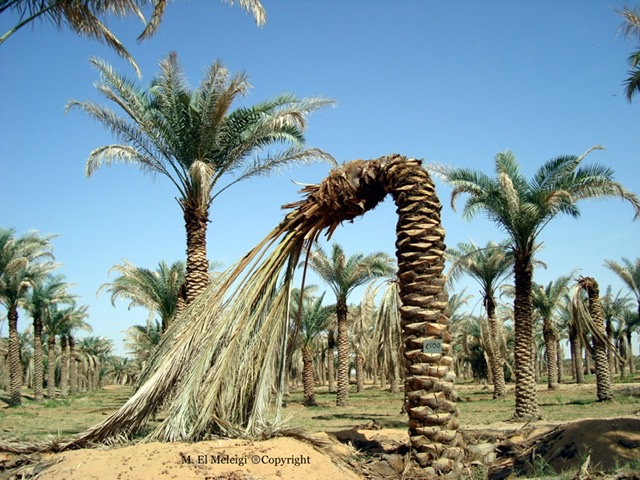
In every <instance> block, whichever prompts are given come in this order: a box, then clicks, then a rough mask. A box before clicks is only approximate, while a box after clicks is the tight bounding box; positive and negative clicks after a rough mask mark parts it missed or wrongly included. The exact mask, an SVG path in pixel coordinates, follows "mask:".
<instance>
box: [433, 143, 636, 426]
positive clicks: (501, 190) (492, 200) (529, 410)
mask: <svg viewBox="0 0 640 480" xmlns="http://www.w3.org/2000/svg"><path fill="white" fill-rule="evenodd" d="M600 148H601V147H594V148H592V149H590V150H589V151H587V152H586V153H585V154H583V155H581V156H575V155H566V156H560V157H557V158H554V159H551V160H549V161H547V162H545V163H544V164H543V165H542V166H541V167H540V168H539V169H538V170H537V171H536V172H535V174H534V175H533V177H532V178H531V180H527V179H526V178H525V177H524V176H523V175H522V172H521V169H520V165H519V163H518V162H517V160H516V158H515V156H514V155H513V154H512V153H511V152H509V151H506V152H503V153H499V154H498V155H496V158H495V171H496V176H495V178H493V177H490V176H489V175H487V174H485V173H482V172H478V171H474V170H470V169H467V168H453V167H444V166H440V165H432V166H431V168H432V170H433V171H434V172H435V173H437V174H439V175H440V176H441V177H442V178H444V180H445V181H446V182H447V183H449V184H450V185H451V186H452V187H453V191H452V194H451V205H452V206H453V207H455V201H456V200H457V198H458V197H459V196H460V195H463V194H467V195H468V198H467V200H466V202H465V205H464V209H463V216H464V217H465V218H472V217H474V216H475V215H477V214H478V213H481V212H482V213H485V214H486V215H487V216H488V217H489V219H490V220H492V221H493V222H494V223H495V224H496V225H498V226H499V227H500V228H502V229H503V230H505V231H506V232H507V234H508V235H509V237H510V239H511V248H512V249H513V252H514V262H515V263H514V273H515V301H514V316H515V329H516V345H515V351H514V354H515V361H516V411H515V415H514V416H515V417H516V418H527V417H539V416H540V412H539V409H538V403H537V394H536V383H535V370H534V365H533V356H532V355H531V352H532V349H533V325H532V323H533V317H532V297H531V294H532V293H531V292H532V287H533V285H532V281H533V280H532V279H533V264H532V260H533V254H534V251H535V244H536V239H537V238H538V236H539V235H540V233H541V232H542V230H543V229H544V227H545V226H546V225H547V224H548V223H549V222H550V221H551V220H553V219H554V218H555V217H556V216H558V215H560V214H567V215H570V216H572V217H574V218H575V217H578V216H579V215H580V210H579V209H578V206H577V202H579V201H581V200H586V199H596V198H608V197H617V198H621V199H623V200H626V201H628V202H629V203H630V204H631V205H632V207H633V208H634V210H635V217H634V218H638V216H640V201H639V200H638V197H637V196H636V195H635V194H633V193H631V192H629V191H627V190H626V189H625V188H624V187H623V186H622V185H621V184H619V183H618V182H616V181H614V180H613V170H611V169H610V168H608V167H605V166H602V165H590V166H582V165H581V163H582V161H583V160H584V159H585V157H586V156H587V155H588V154H589V153H590V152H591V151H593V150H595V149H600Z"/></svg>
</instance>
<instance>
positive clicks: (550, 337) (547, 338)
mask: <svg viewBox="0 0 640 480" xmlns="http://www.w3.org/2000/svg"><path fill="white" fill-rule="evenodd" d="M570 280H571V276H570V275H566V276H562V277H559V278H558V279H556V280H554V281H551V282H549V283H548V284H547V286H546V287H544V286H542V285H538V284H536V283H534V285H533V290H532V294H533V297H532V298H533V309H534V311H535V312H537V313H538V315H540V318H542V336H543V338H544V344H545V351H546V359H547V386H548V388H549V389H550V390H554V389H556V388H558V369H559V366H558V355H557V345H558V341H559V333H558V329H557V327H556V325H555V323H556V322H555V316H556V314H557V311H558V309H559V308H560V307H561V303H562V302H563V301H564V299H565V295H566V293H567V291H568V285H569V281H570Z"/></svg>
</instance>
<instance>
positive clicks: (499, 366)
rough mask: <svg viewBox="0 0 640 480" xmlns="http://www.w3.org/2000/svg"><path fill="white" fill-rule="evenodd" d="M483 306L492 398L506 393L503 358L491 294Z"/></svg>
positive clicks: (494, 305)
mask: <svg viewBox="0 0 640 480" xmlns="http://www.w3.org/2000/svg"><path fill="white" fill-rule="evenodd" d="M485 308H486V310H487V318H488V319H489V333H490V337H491V338H490V342H489V343H490V348H491V352H490V355H491V359H492V361H491V368H492V371H491V373H492V376H493V398H499V397H503V396H504V395H505V394H506V393H507V385H506V383H505V380H504V358H503V357H502V351H501V349H500V344H499V342H498V339H499V338H500V329H499V326H498V318H497V316H496V302H495V299H494V298H493V296H492V295H487V296H486V297H485Z"/></svg>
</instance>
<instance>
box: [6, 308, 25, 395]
mask: <svg viewBox="0 0 640 480" xmlns="http://www.w3.org/2000/svg"><path fill="white" fill-rule="evenodd" d="M7 318H8V320H9V396H10V398H9V406H17V405H21V404H22V394H21V390H22V361H21V360H20V338H19V337H18V309H17V308H15V307H12V308H9V311H8V313H7Z"/></svg>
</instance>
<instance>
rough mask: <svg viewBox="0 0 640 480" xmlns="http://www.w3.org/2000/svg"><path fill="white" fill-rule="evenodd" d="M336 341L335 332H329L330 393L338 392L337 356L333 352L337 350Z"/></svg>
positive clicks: (328, 366) (328, 370)
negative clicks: (336, 383) (336, 384)
mask: <svg viewBox="0 0 640 480" xmlns="http://www.w3.org/2000/svg"><path fill="white" fill-rule="evenodd" d="M335 345H336V340H335V338H334V336H333V330H329V338H328V339H327V379H328V381H329V393H334V392H335V391H336V386H335V378H336V372H335V370H336V368H335V363H334V362H335V356H334V354H333V351H334V349H335Z"/></svg>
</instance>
